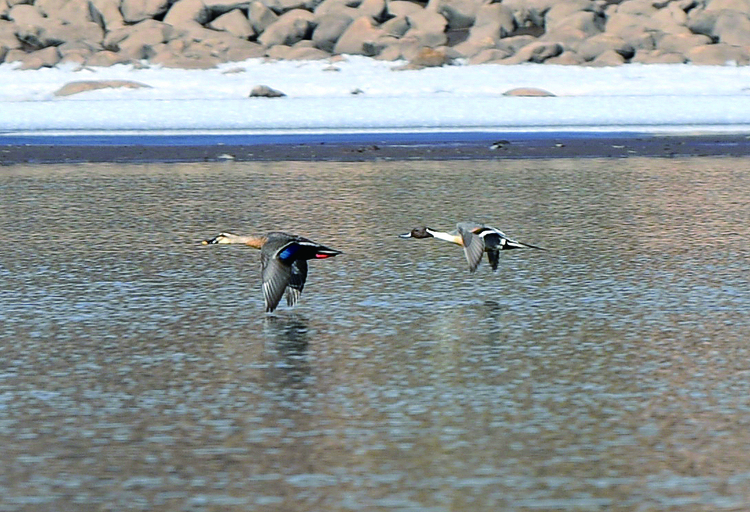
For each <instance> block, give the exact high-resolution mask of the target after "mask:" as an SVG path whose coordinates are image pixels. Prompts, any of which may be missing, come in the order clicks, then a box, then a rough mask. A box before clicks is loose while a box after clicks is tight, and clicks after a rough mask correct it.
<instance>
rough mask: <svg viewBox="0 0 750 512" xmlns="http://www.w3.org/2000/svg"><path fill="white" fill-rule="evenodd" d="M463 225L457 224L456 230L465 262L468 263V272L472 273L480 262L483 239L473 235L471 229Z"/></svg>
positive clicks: (482, 252) (482, 251)
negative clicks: (459, 237)
mask: <svg viewBox="0 0 750 512" xmlns="http://www.w3.org/2000/svg"><path fill="white" fill-rule="evenodd" d="M464 224H465V223H461V224H458V225H457V226H456V228H457V229H458V234H459V235H461V240H462V241H463V246H464V255H465V256H466V261H467V262H469V272H474V271H475V270H476V269H477V267H478V266H479V263H481V261H482V255H483V254H484V247H485V246H484V239H483V238H482V237H481V236H478V235H475V234H474V233H473V232H472V230H471V228H470V227H468V226H465V225H464Z"/></svg>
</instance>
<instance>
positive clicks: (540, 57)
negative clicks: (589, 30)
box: [502, 41, 563, 64]
mask: <svg viewBox="0 0 750 512" xmlns="http://www.w3.org/2000/svg"><path fill="white" fill-rule="evenodd" d="M562 52H563V47H562V45H561V44H559V43H547V42H543V41H537V42H534V43H531V44H528V45H526V46H524V47H523V48H521V49H520V50H518V53H516V54H515V55H513V56H512V57H509V58H507V59H505V60H504V61H503V62H502V63H503V64H521V63H523V62H536V63H541V62H544V61H545V60H547V59H549V58H551V57H557V56H558V55H560V54H561V53H562Z"/></svg>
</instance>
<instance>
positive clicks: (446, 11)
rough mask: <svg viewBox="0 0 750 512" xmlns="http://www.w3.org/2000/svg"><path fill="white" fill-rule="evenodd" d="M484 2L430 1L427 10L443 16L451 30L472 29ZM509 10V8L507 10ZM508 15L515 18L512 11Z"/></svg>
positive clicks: (464, 0) (460, 0)
mask: <svg viewBox="0 0 750 512" xmlns="http://www.w3.org/2000/svg"><path fill="white" fill-rule="evenodd" d="M481 6H482V2H477V1H475V0H430V2H429V4H428V6H427V9H426V10H428V11H434V12H436V13H437V14H440V15H441V16H443V17H444V18H445V19H446V21H447V22H448V28H449V29H451V30H455V29H462V28H469V27H472V26H473V25H474V23H475V21H476V20H477V11H478V10H479V8H480V7H481ZM506 9H507V8H506ZM507 10H508V13H509V14H510V15H511V16H513V14H512V13H511V12H510V9H507Z"/></svg>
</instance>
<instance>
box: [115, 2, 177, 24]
mask: <svg viewBox="0 0 750 512" xmlns="http://www.w3.org/2000/svg"><path fill="white" fill-rule="evenodd" d="M168 9H169V0H121V2H120V12H122V17H123V19H124V20H125V21H127V22H128V23H138V22H139V21H143V20H149V19H152V18H154V17H156V16H159V15H161V14H164V13H165V12H167V10H168Z"/></svg>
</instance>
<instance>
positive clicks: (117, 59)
mask: <svg viewBox="0 0 750 512" xmlns="http://www.w3.org/2000/svg"><path fill="white" fill-rule="evenodd" d="M131 62H132V61H131V60H130V59H129V58H128V57H126V56H125V55H121V54H119V53H115V52H113V51H109V50H102V51H99V52H95V53H93V54H92V55H91V56H90V57H89V58H87V59H86V66H93V67H103V68H104V67H109V66H114V65H115V64H129V63H131Z"/></svg>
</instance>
